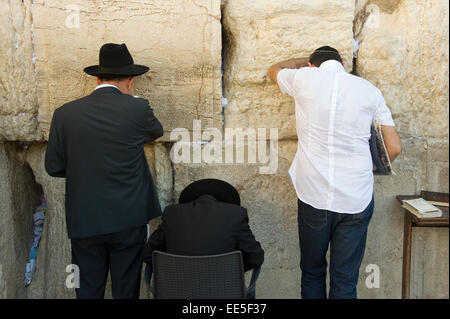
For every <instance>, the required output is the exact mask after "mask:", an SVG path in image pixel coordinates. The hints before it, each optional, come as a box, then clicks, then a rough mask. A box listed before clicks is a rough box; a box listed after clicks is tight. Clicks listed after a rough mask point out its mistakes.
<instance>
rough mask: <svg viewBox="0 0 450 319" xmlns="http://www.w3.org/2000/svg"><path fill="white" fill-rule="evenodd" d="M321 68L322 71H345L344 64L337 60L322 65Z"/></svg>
mask: <svg viewBox="0 0 450 319" xmlns="http://www.w3.org/2000/svg"><path fill="white" fill-rule="evenodd" d="M319 68H320V69H322V70H327V71H334V72H341V71H345V69H344V66H343V65H342V63H340V62H339V61H336V60H328V61H325V62H323V63H322V64H321V65H320V67H319Z"/></svg>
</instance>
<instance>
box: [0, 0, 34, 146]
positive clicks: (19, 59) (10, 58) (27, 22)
mask: <svg viewBox="0 0 450 319" xmlns="http://www.w3.org/2000/svg"><path fill="white" fill-rule="evenodd" d="M30 3H31V1H30V0H25V1H14V0H3V1H1V2H0V11H1V13H2V14H1V15H0V42H1V44H2V45H1V46H0V61H2V68H0V140H18V141H33V140H34V139H36V129H37V119H36V115H37V111H38V102H37V96H36V77H35V65H34V63H33V42H32V36H33V34H32V23H33V21H32V18H31V5H30Z"/></svg>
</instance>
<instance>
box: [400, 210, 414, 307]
mask: <svg viewBox="0 0 450 319" xmlns="http://www.w3.org/2000/svg"><path fill="white" fill-rule="evenodd" d="M411 246H412V218H411V216H410V214H409V213H408V212H405V222H404V230H403V273H402V299H409V298H410V293H411V292H410V289H411Z"/></svg>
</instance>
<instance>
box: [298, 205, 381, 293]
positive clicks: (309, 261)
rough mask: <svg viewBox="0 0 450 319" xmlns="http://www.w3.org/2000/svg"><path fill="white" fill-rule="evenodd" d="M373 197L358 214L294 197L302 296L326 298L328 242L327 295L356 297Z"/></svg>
mask: <svg viewBox="0 0 450 319" xmlns="http://www.w3.org/2000/svg"><path fill="white" fill-rule="evenodd" d="M372 214H373V198H372V201H371V202H370V204H369V206H367V208H366V209H365V210H364V211H363V212H361V213H358V214H341V213H335V212H331V211H327V210H320V209H316V208H314V207H312V206H310V205H308V204H306V203H303V202H302V201H301V200H298V234H299V240H300V268H301V270H302V278H301V287H302V298H305V299H311V298H312V299H326V298H327V292H326V276H327V259H326V254H327V251H328V246H330V292H329V298H330V299H331V298H333V299H335V298H336V299H344V298H345V299H349V298H356V285H357V283H358V276H359V267H360V266H361V262H362V259H363V257H364V251H365V248H366V237H367V227H368V225H369V222H370V220H371V218H372Z"/></svg>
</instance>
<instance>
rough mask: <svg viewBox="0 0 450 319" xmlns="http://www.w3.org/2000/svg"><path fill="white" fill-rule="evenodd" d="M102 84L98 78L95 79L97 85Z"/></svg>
mask: <svg viewBox="0 0 450 319" xmlns="http://www.w3.org/2000/svg"><path fill="white" fill-rule="evenodd" d="M101 83H102V81H100V78H99V77H97V85H100V84H101Z"/></svg>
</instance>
